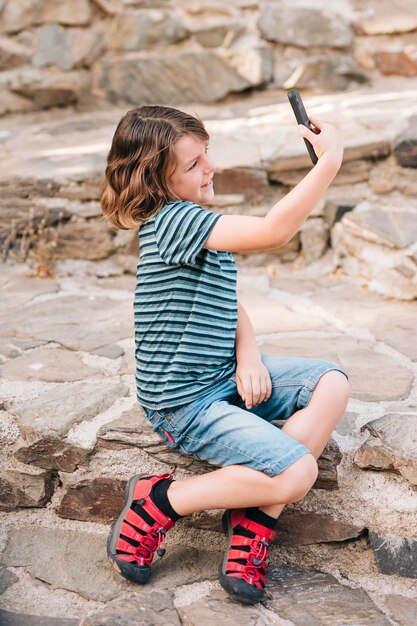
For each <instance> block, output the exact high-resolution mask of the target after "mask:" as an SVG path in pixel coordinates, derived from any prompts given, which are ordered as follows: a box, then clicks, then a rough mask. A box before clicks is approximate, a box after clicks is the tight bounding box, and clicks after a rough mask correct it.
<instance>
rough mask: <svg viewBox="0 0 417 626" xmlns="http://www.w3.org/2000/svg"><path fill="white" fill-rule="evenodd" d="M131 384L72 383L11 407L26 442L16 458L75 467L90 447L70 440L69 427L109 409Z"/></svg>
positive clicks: (67, 468) (49, 465) (54, 466)
mask: <svg viewBox="0 0 417 626" xmlns="http://www.w3.org/2000/svg"><path fill="white" fill-rule="evenodd" d="M128 392H129V388H128V387H127V386H126V385H122V384H117V383H116V384H114V383H113V384H109V383H106V384H103V383H101V384H100V383H81V384H77V383H73V384H72V383H70V384H68V385H65V386H64V387H63V388H61V386H59V387H58V388H54V389H50V390H48V391H47V392H46V393H43V394H41V395H40V396H39V397H38V398H36V399H35V400H32V401H31V402H21V403H17V404H15V405H14V406H13V407H12V408H11V413H12V414H14V415H16V416H17V417H18V425H19V428H20V431H21V433H22V436H23V440H24V445H23V446H22V447H20V448H19V450H18V451H17V452H16V456H17V458H19V460H22V461H23V462H25V463H32V464H33V465H37V466H39V467H44V468H46V469H61V470H63V471H74V469H76V466H77V465H78V463H81V462H83V461H85V460H86V458H87V457H88V454H89V450H88V449H85V448H83V447H80V446H79V445H77V444H74V443H72V442H71V441H68V440H67V438H66V437H67V435H68V434H69V431H70V430H71V429H72V428H73V427H74V426H76V425H77V424H79V423H80V422H88V420H90V419H92V418H93V417H95V416H96V415H97V414H99V413H100V412H102V411H105V410H106V409H108V408H109V407H110V406H111V405H112V404H113V403H114V402H115V401H116V399H117V398H120V397H123V396H126V395H127V394H128Z"/></svg>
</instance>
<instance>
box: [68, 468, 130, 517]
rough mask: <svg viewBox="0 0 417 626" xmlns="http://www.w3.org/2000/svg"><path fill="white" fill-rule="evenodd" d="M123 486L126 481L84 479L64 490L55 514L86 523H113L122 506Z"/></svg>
mask: <svg viewBox="0 0 417 626" xmlns="http://www.w3.org/2000/svg"><path fill="white" fill-rule="evenodd" d="M125 486H126V481H125V480H120V479H118V478H111V477H103V476H100V477H99V478H94V479H93V480H88V479H85V480H83V481H81V482H79V483H78V484H77V485H73V486H70V487H68V488H67V489H66V490H65V493H64V496H63V498H62V500H61V502H60V505H59V508H58V511H57V513H58V515H59V516H60V517H65V518H69V519H76V520H81V521H86V522H99V523H104V524H107V523H109V522H114V521H115V520H116V519H117V518H118V516H119V515H120V511H121V510H122V509H123V506H124V491H125Z"/></svg>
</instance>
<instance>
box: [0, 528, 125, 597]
mask: <svg viewBox="0 0 417 626" xmlns="http://www.w3.org/2000/svg"><path fill="white" fill-rule="evenodd" d="M2 560H3V562H4V563H5V564H6V565H8V566H10V567H24V569H25V570H26V571H27V572H28V573H29V574H30V575H31V576H32V577H33V578H36V579H39V580H42V582H44V583H47V584H48V585H49V586H50V588H51V589H66V590H68V591H72V592H74V593H80V594H82V595H83V596H84V597H85V598H89V599H92V600H96V601H98V602H108V601H110V600H112V599H113V598H115V597H116V596H117V595H118V594H119V593H120V592H121V591H123V590H124V589H127V588H128V583H127V582H125V581H123V580H122V578H118V579H117V580H116V578H115V576H114V575H113V572H112V568H111V566H110V564H109V562H108V559H107V555H106V536H105V535H98V534H94V533H91V532H90V533H88V532H83V531H74V530H63V529H58V528H41V527H40V526H33V525H31V526H26V527H25V526H21V527H19V528H16V527H14V528H12V529H11V531H10V533H9V537H8V540H7V544H6V548H5V550H4V552H3V556H2Z"/></svg>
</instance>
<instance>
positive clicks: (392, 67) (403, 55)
mask: <svg viewBox="0 0 417 626" xmlns="http://www.w3.org/2000/svg"><path fill="white" fill-rule="evenodd" d="M374 59H375V64H376V67H377V68H378V69H379V71H380V72H382V73H383V74H398V75H400V76H417V46H406V47H405V48H401V49H396V48H391V49H385V50H379V51H378V52H376V53H375V56H374Z"/></svg>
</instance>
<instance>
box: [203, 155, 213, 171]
mask: <svg viewBox="0 0 417 626" xmlns="http://www.w3.org/2000/svg"><path fill="white" fill-rule="evenodd" d="M205 169H206V171H208V172H214V170H215V169H216V166H215V165H214V161H212V160H211V159H210V158H209V157H206V167H205Z"/></svg>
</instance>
